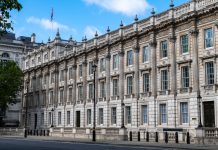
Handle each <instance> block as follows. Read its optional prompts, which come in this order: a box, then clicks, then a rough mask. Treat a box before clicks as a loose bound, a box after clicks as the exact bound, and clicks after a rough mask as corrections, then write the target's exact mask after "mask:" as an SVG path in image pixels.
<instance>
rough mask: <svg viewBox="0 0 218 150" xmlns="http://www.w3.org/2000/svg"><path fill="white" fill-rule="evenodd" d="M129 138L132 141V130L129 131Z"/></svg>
mask: <svg viewBox="0 0 218 150" xmlns="http://www.w3.org/2000/svg"><path fill="white" fill-rule="evenodd" d="M129 140H130V141H132V131H130V132H129Z"/></svg>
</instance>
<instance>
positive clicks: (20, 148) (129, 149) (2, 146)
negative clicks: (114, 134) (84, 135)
mask: <svg viewBox="0 0 218 150" xmlns="http://www.w3.org/2000/svg"><path fill="white" fill-rule="evenodd" d="M142 149H144V150H166V149H164V148H154V147H134V146H121V145H109V144H92V143H91V144H88V143H87V144H86V143H73V142H57V141H40V140H25V139H7V138H0V150H142Z"/></svg>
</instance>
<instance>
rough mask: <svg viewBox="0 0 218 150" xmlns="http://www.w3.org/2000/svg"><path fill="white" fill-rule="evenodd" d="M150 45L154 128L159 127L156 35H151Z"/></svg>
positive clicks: (151, 113) (151, 115)
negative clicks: (157, 113) (157, 114)
mask: <svg viewBox="0 0 218 150" xmlns="http://www.w3.org/2000/svg"><path fill="white" fill-rule="evenodd" d="M149 45H150V52H151V92H152V96H153V98H154V99H153V102H151V103H150V105H151V106H152V105H153V112H150V118H151V119H153V120H152V121H151V120H150V121H151V122H153V123H151V125H152V124H153V125H154V127H156V125H157V119H156V117H157V116H156V111H157V110H156V105H157V102H156V99H157V58H156V45H157V43H156V39H155V35H154V33H153V34H152V35H151V41H150V43H149Z"/></svg>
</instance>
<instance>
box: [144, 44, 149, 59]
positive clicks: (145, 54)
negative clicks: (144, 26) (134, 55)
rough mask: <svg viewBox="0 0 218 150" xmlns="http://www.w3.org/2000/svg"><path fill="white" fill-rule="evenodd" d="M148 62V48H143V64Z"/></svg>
mask: <svg viewBox="0 0 218 150" xmlns="http://www.w3.org/2000/svg"><path fill="white" fill-rule="evenodd" d="M147 61H148V46H146V47H144V49H143V62H147Z"/></svg>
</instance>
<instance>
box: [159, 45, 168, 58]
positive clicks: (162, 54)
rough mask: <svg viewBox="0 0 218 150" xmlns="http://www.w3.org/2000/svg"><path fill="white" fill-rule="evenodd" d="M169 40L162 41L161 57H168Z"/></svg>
mask: <svg viewBox="0 0 218 150" xmlns="http://www.w3.org/2000/svg"><path fill="white" fill-rule="evenodd" d="M167 47H168V46H167V41H162V42H160V56H161V58H165V57H167Z"/></svg>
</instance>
